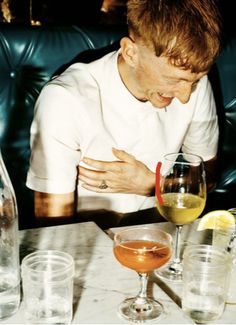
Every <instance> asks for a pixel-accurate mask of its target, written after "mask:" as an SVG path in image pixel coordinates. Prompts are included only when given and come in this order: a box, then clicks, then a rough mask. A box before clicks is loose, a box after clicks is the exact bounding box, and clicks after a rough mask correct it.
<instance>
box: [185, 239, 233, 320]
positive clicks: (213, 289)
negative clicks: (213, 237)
mask: <svg viewBox="0 0 236 325" xmlns="http://www.w3.org/2000/svg"><path fill="white" fill-rule="evenodd" d="M231 266H232V258H231V256H230V254H229V253H227V252H226V251H225V250H223V249H220V248H219V247H214V246H212V245H190V246H188V247H187V248H186V249H185V252H184V257H183V299H182V308H183V311H184V312H185V313H186V314H187V315H188V316H189V317H191V318H192V319H193V320H194V321H196V322H197V323H206V322H209V321H214V320H216V319H218V318H220V317H221V315H222V313H223V311H224V306H225V301H226V295H227V290H228V284H229V274H230V272H231Z"/></svg>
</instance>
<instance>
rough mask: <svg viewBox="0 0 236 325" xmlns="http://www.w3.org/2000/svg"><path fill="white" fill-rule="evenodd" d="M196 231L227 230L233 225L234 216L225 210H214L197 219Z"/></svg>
mask: <svg viewBox="0 0 236 325" xmlns="http://www.w3.org/2000/svg"><path fill="white" fill-rule="evenodd" d="M199 220H200V221H199V224H198V228H197V230H204V229H228V228H231V227H233V226H234V225H235V218H234V215H233V214H232V213H231V212H229V211H227V210H214V211H211V212H208V213H206V214H205V215H204V216H202V218H201V219H199Z"/></svg>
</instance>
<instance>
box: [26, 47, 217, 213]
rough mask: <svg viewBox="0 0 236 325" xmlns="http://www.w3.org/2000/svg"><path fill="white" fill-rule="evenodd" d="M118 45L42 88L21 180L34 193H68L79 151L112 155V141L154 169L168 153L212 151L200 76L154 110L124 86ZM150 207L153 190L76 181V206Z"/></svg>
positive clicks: (209, 112)
mask: <svg viewBox="0 0 236 325" xmlns="http://www.w3.org/2000/svg"><path fill="white" fill-rule="evenodd" d="M117 57H118V52H112V53H109V54H108V55H106V56H104V57H103V58H101V59H99V60H97V61H94V62H92V63H89V64H83V63H76V64H73V65H71V66H70V67H69V68H68V69H67V70H66V71H65V72H64V73H63V74H61V75H60V76H58V77H57V78H55V79H53V80H52V81H50V82H49V83H48V84H47V85H46V86H45V87H44V89H43V90H42V92H41V94H40V96H39V98H38V100H37V103H36V106H35V117H34V120H33V123H32V126H31V146H32V155H31V162H30V169H29V171H28V175H27V183H26V185H27V186H28V187H29V188H31V189H33V190H35V191H39V192H46V193H58V194H59V193H61V194H62V193H69V192H73V191H74V190H75V187H76V179H77V168H76V167H77V166H78V165H79V164H80V163H81V162H80V161H81V159H82V158H83V157H84V156H87V157H90V158H94V159H99V160H104V161H106V160H107V161H112V160H116V157H114V156H113V154H112V149H111V148H112V147H115V148H118V149H122V150H125V151H126V152H128V153H130V154H132V155H133V156H135V157H136V159H138V160H140V161H142V162H143V163H144V164H146V165H147V166H148V167H149V168H150V169H151V170H152V171H153V172H154V171H155V168H156V164H157V162H158V161H161V160H162V158H163V156H164V155H165V154H167V153H171V152H178V151H179V150H180V149H181V148H182V150H183V151H184V152H191V153H195V154H198V155H200V156H202V158H203V159H204V160H208V159H211V158H212V157H214V156H215V155H216V152H217V143H218V124H217V116H216V109H215V102H214V98H213V94H212V90H211V86H210V83H209V81H208V79H207V77H206V76H205V77H203V78H202V79H201V80H200V81H199V83H198V84H197V87H196V89H195V91H194V92H193V93H192V95H191V98H190V100H189V102H188V103H187V104H184V105H183V104H181V103H180V102H179V101H178V100H177V99H174V100H173V101H172V103H171V104H170V105H169V106H167V107H166V109H157V108H155V107H153V106H152V104H151V103H150V102H145V103H144V102H141V101H139V100H137V99H136V98H135V97H134V96H132V95H131V93H130V92H129V91H128V90H127V88H126V87H125V86H124V84H123V82H122V80H121V78H120V75H119V72H118V67H117ZM154 206H155V197H145V196H140V195H133V194H117V193H94V192H91V191H88V190H86V189H84V188H82V187H81V185H80V184H78V211H79V210H84V209H85V210H91V209H92V210H93V209H108V210H114V211H117V212H123V213H125V212H133V211H137V210H142V209H146V208H150V207H154Z"/></svg>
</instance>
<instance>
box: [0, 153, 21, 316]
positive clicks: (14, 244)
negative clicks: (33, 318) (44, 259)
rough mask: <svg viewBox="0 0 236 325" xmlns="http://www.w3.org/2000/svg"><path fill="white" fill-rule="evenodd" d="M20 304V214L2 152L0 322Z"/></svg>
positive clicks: (0, 168)
mask: <svg viewBox="0 0 236 325" xmlns="http://www.w3.org/2000/svg"><path fill="white" fill-rule="evenodd" d="M19 304H20V265H19V238H18V211H17V204H16V198H15V193H14V189H13V187H12V184H11V180H10V178H9V176H8V173H7V170H6V167H5V165H4V162H3V158H2V154H1V152H0V319H2V318H6V317H9V316H10V315H12V314H13V313H15V312H16V311H17V309H18V308H19Z"/></svg>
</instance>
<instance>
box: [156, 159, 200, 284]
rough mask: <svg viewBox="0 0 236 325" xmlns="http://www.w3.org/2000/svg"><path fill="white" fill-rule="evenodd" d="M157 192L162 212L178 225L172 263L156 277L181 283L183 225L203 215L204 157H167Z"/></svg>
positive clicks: (158, 205)
mask: <svg viewBox="0 0 236 325" xmlns="http://www.w3.org/2000/svg"><path fill="white" fill-rule="evenodd" d="M158 186H160V187H158ZM156 191H159V193H158V194H159V196H157V197H159V199H158V200H157V209H158V211H159V213H160V214H161V215H162V216H163V217H164V218H165V219H166V220H168V221H170V222H172V223H174V224H175V225H176V236H175V243H174V256H173V260H172V261H171V262H170V264H168V265H167V266H166V267H165V268H161V269H160V270H157V271H156V274H157V275H159V276H161V277H163V278H165V279H168V280H173V281H181V280H182V263H181V259H180V249H179V242H180V233H181V230H182V227H183V225H185V224H189V223H191V222H193V221H194V220H195V219H197V218H198V217H199V216H200V215H201V213H202V211H203V209H204V207H205V204H206V181H205V171H204V163H203V160H202V158H201V157H200V156H197V155H194V154H187V153H171V154H167V155H165V157H164V160H163V164H162V167H161V175H160V184H157V188H156ZM160 198H161V200H160Z"/></svg>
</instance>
